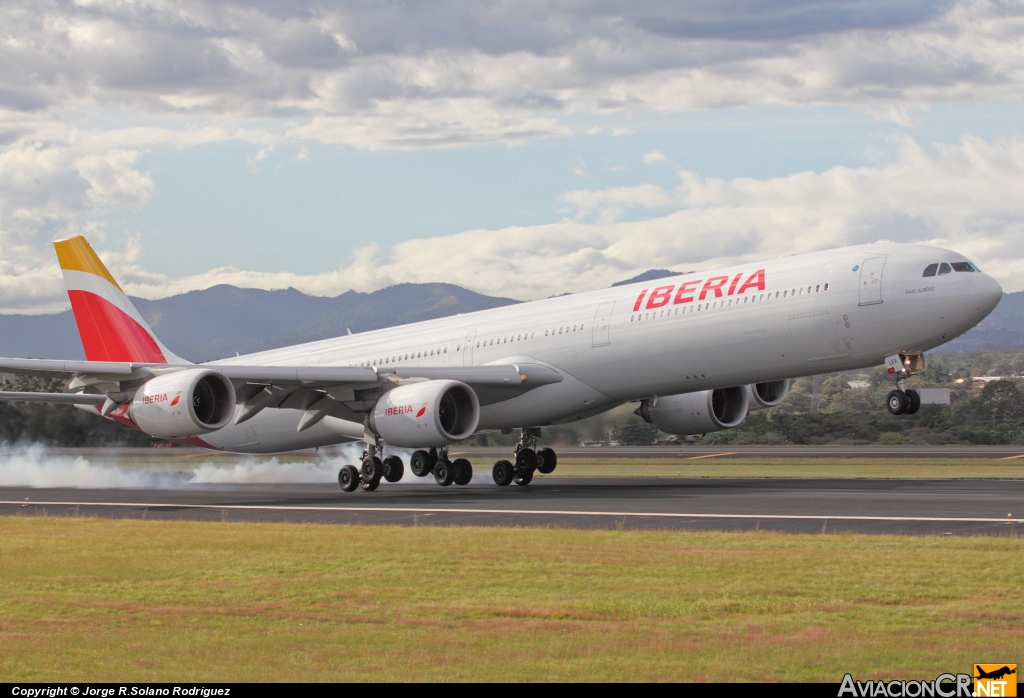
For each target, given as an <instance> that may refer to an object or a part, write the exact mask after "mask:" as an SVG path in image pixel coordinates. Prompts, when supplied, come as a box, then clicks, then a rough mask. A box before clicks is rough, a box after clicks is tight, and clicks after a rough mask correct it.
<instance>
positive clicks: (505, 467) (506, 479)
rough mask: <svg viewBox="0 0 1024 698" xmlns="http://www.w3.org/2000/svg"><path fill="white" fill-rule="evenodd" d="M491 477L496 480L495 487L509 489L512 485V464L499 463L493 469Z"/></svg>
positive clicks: (503, 461)
mask: <svg viewBox="0 0 1024 698" xmlns="http://www.w3.org/2000/svg"><path fill="white" fill-rule="evenodd" d="M491 477H492V478H494V484H495V485H499V486H501V487H507V486H508V485H510V484H512V477H513V470H512V464H511V463H509V462H508V461H507V460H500V461H498V462H497V463H495V464H494V467H493V468H491Z"/></svg>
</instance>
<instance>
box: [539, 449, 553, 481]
mask: <svg viewBox="0 0 1024 698" xmlns="http://www.w3.org/2000/svg"><path fill="white" fill-rule="evenodd" d="M556 465H558V456H557V455H556V454H555V449H553V448H542V449H541V450H539V451H537V470H538V471H539V472H541V473H543V474H544V475H550V474H551V473H553V472H555V466H556Z"/></svg>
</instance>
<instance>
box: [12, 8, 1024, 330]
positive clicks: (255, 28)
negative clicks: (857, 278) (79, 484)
mask: <svg viewBox="0 0 1024 698" xmlns="http://www.w3.org/2000/svg"><path fill="white" fill-rule="evenodd" d="M1022 94H1024V2H1018V1H1013V0H965V1H962V2H950V1H944V0H926V1H925V0H905V1H904V2H900V3H893V2H887V1H886V2H873V1H868V0H829V1H811V0H770V1H765V2H759V1H757V0H713V1H712V0H707V1H704V0H700V1H692V2H685V1H679V0H672V1H669V0H665V1H658V0H652V1H650V2H638V1H637V0H632V1H630V2H616V1H613V0H594V1H592V2H580V1H566V2H544V1H534V0H515V1H514V2H512V1H509V2H501V1H498V2H485V1H481V0H467V1H465V2H462V1H451V2H448V1H445V0H432V1H431V2H416V1H414V0H403V1H401V2H399V1H395V2H387V1H385V0H368V1H366V2H361V1H358V0H352V1H346V2H307V1H305V0H291V1H289V2H271V1H270V0H244V1H242V0H239V1H235V0H218V1H206V2H198V1H192V0H31V1H29V0H5V1H4V2H3V3H2V4H0V312H4V313H44V312H56V311H60V310H63V309H65V308H67V307H69V304H68V301H67V296H66V294H65V291H64V288H63V282H62V279H61V276H60V271H59V269H58V267H57V265H56V260H55V257H54V253H53V248H52V245H51V244H50V243H51V242H52V241H54V240H58V239H62V238H66V237H69V236H72V235H78V234H84V235H85V236H86V237H87V238H88V239H89V240H90V241H91V243H92V245H93V247H94V248H95V249H96V250H97V251H98V252H99V253H100V256H101V257H102V258H103V259H104V261H105V262H106V263H107V265H108V267H109V268H110V270H111V271H112V273H113V274H114V276H115V277H116V278H117V279H118V280H119V281H120V282H121V285H122V286H123V287H124V288H125V290H127V291H128V292H129V293H131V294H133V295H137V296H142V297H146V298H160V297H165V296H169V295H174V294H176V293H182V292H185V291H189V290H194V289H200V288H207V287H209V286H212V285H215V284H219V283H230V284H234V285H236V286H244V287H255V288H288V287H294V288H297V289H299V290H301V291H303V292H305V293H309V294H313V295H321V296H334V295H338V294H341V293H343V292H345V291H347V290H349V289H355V290H357V291H372V290H376V289H379V288H383V287H386V286H389V285H392V284H396V283H403V282H417V283H418V282H436V281H440V282H449V283H454V284H458V285H461V286H464V287H467V288H470V289H472V290H474V291H478V292H481V293H486V294H490V295H500V296H506V297H512V298H518V299H523V300H528V299H535V298H544V297H547V296H550V295H555V294H560V293H565V292H576V291H584V290H588V289H593V288H601V287H607V286H609V285H611V284H612V283H613V282H615V281H619V280H622V279H626V278H630V277H631V276H633V275H635V274H637V273H640V272H642V271H645V270H647V269H651V268H668V269H673V270H677V271H689V270H700V269H709V268H714V267H717V266H722V265H725V264H733V263H740V262H749V261H755V260H759V259H770V258H774V257H779V256H783V255H789V254H794V253H799V252H810V251H815V250H820V249H827V248H832V247H840V246H843V245H852V244H859V243H864V242H874V241H879V240H890V241H899V242H914V243H927V244H936V245H940V246H944V247H949V248H953V249H955V250H957V251H959V252H961V253H963V254H966V255H967V256H968V257H969V258H970V259H972V260H973V261H974V262H975V263H976V264H977V265H979V266H980V267H981V269H982V270H984V271H987V272H989V273H991V274H993V275H994V276H995V277H996V278H997V279H998V280H999V281H1000V283H1001V284H1002V285H1003V288H1004V290H1006V291H1020V290H1024V281H1022V280H1021V275H1020V274H1019V273H1017V272H1018V271H1019V270H1021V269H1022V268H1024V266H1022V263H1024V108H1022V102H1021V98H1022Z"/></svg>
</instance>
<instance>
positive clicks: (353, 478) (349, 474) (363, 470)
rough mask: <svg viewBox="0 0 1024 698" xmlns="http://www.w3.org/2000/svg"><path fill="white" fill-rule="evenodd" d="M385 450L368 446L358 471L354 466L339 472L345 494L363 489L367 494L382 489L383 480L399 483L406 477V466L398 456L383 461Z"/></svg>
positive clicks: (339, 479)
mask: <svg viewBox="0 0 1024 698" xmlns="http://www.w3.org/2000/svg"><path fill="white" fill-rule="evenodd" d="M383 450H384V449H383V448H381V447H380V446H373V445H368V446H367V448H366V451H364V452H363V460H362V462H361V463H360V467H359V468H358V469H357V468H356V466H354V465H344V466H342V467H341V470H339V471H338V485H339V486H340V487H341V489H342V490H343V491H344V492H352V491H354V490H355V489H356V488H357V487H360V486H361V487H362V488H363V489H364V490H366V491H367V492H372V491H373V490H375V489H377V488H378V487H380V481H381V480H387V481H388V482H398V481H399V480H401V479H402V476H403V475H405V464H404V463H402V459H401V458H399V457H398V456H388V457H387V458H384V459H381V458H380V455H379V454H382V452H383Z"/></svg>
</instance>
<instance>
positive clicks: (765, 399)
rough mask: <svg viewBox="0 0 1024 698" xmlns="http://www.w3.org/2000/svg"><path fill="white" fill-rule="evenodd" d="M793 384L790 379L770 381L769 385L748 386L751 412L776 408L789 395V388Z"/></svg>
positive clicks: (753, 384) (756, 384)
mask: <svg viewBox="0 0 1024 698" xmlns="http://www.w3.org/2000/svg"><path fill="white" fill-rule="evenodd" d="M792 384H793V381H791V380H790V379H788V378H785V379H783V380H780V381H768V382H767V383H751V384H750V385H748V386H747V390H749V391H750V410H751V412H753V411H754V410H763V409H765V408H766V407H775V406H776V405H778V404H779V403H781V402H782V401H783V400H785V399H786V396H787V395H789V388H790V386H791V385H792Z"/></svg>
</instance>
